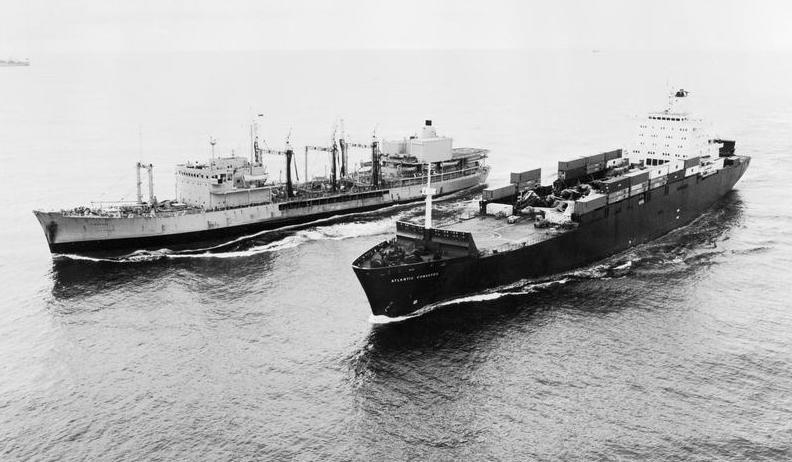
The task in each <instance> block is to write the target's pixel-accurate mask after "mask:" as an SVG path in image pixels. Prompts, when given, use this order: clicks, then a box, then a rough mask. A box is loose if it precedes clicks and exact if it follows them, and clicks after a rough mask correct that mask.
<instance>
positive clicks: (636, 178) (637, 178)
mask: <svg viewBox="0 0 792 462" xmlns="http://www.w3.org/2000/svg"><path fill="white" fill-rule="evenodd" d="M624 176H625V177H627V178H629V179H630V186H635V185H637V184H640V183H643V182H645V181H649V172H648V171H646V170H638V171H635V172H630V173H627V174H625V175H624Z"/></svg>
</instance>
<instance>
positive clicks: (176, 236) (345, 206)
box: [34, 120, 489, 253]
mask: <svg viewBox="0 0 792 462" xmlns="http://www.w3.org/2000/svg"><path fill="white" fill-rule="evenodd" d="M211 143H212V149H214V140H211ZM352 148H362V149H366V150H368V151H370V153H371V159H370V160H368V161H365V162H362V163H361V167H360V168H359V169H357V170H356V171H355V172H351V171H350V169H349V161H348V152H349V150H350V149H352ZM317 151H318V152H324V153H327V154H328V155H329V156H330V170H331V172H330V175H329V177H322V178H314V179H312V180H310V181H303V182H302V183H299V178H298V176H297V165H296V159H295V153H294V150H293V149H292V148H291V146H290V145H289V143H288V141H287V143H286V148H285V149H284V150H282V151H278V150H271V149H264V148H262V147H261V146H260V145H259V141H258V137H257V136H254V130H253V126H251V158H250V159H248V158H246V157H239V156H232V157H219V158H213V159H212V160H210V161H208V162H206V163H186V164H181V165H178V166H177V168H176V191H177V198H176V199H175V200H169V201H157V200H156V198H155V197H154V187H153V166H152V165H151V164H141V163H138V164H137V201H136V202H132V203H111V204H109V205H107V204H99V205H97V206H94V207H78V208H75V209H70V210H60V211H42V210H34V214H35V215H36V218H37V219H38V221H39V223H40V224H41V227H42V229H43V230H44V235H45V236H46V239H47V243H48V244H49V248H50V251H51V252H53V253H70V252H78V253H90V252H94V251H104V250H108V249H145V248H157V249H158V248H163V247H171V248H175V247H183V246H187V245H191V244H195V243H197V242H205V241H210V240H213V239H216V238H222V237H227V236H239V235H243V234H245V233H255V232H258V231H261V230H266V229H273V228H277V227H281V226H285V225H291V224H299V223H305V222H309V221H313V220H317V219H321V218H327V217H332V216H335V215H340V214H348V213H354V212H362V211H367V210H374V209H377V208H381V207H385V206H388V205H392V204H397V203H404V202H409V201H414V200H419V199H421V198H422V197H423V196H422V195H421V188H422V186H423V184H424V183H425V182H426V180H427V178H426V177H427V174H426V168H427V167H426V163H427V162H429V164H431V165H432V166H433V171H434V173H433V178H432V181H433V182H434V183H435V184H437V185H438V188H439V191H438V192H439V194H443V195H445V194H451V193H454V192H457V191H461V190H464V189H468V188H472V187H476V186H480V185H483V184H484V183H485V181H486V179H487V175H488V174H489V166H487V165H486V164H485V161H486V158H487V153H488V151H487V150H485V149H475V148H454V147H453V141H452V139H451V138H448V137H442V136H438V135H437V133H436V131H435V128H434V127H433V126H432V122H431V121H430V120H427V121H426V124H425V126H424V127H423V129H422V130H421V132H420V134H418V135H416V136H411V137H410V138H405V139H402V140H397V141H387V140H377V139H376V138H375V139H373V140H372V142H371V143H370V144H357V143H351V142H349V141H347V140H345V139H344V137H343V135H342V136H341V137H339V138H338V139H336V136H335V134H334V135H333V137H332V140H331V143H330V146H305V151H304V152H305V164H304V165H305V166H306V167H305V175H304V176H303V178H304V179H306V178H307V176H308V175H307V173H308V168H307V163H308V157H309V153H316V152H317ZM267 154H270V155H280V156H283V157H285V160H286V169H285V172H286V181H285V183H272V182H271V181H270V180H269V176H268V174H267V172H266V168H265V167H264V165H263V162H262V157H263V156H264V155H267ZM213 157H214V156H213ZM141 170H146V171H147V173H148V186H149V200H148V201H147V202H146V201H144V200H143V194H142V191H141V184H142V182H141ZM292 173H294V177H295V179H296V180H297V182H294V181H293V180H292Z"/></svg>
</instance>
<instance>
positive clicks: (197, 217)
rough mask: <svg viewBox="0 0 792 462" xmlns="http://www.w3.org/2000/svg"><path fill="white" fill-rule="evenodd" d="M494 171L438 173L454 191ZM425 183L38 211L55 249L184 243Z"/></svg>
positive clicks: (317, 214)
mask: <svg viewBox="0 0 792 462" xmlns="http://www.w3.org/2000/svg"><path fill="white" fill-rule="evenodd" d="M488 174H489V168H488V167H480V168H478V169H476V170H475V171H474V172H472V173H471V174H469V175H465V176H458V177H455V178H452V179H448V180H442V175H437V176H438V178H440V181H439V183H438V187H439V188H440V194H442V195H448V194H453V193H455V192H459V191H462V190H465V189H469V188H473V187H476V186H479V185H483V184H484V183H485V182H486V179H487V175H488ZM421 187H422V184H420V183H416V184H410V185H407V186H397V187H391V188H387V189H378V190H372V191H365V192H358V193H347V194H338V195H335V196H328V197H322V198H314V199H305V200H300V199H299V198H295V199H292V200H289V201H284V202H278V203H266V204H261V205H251V206H245V207H236V208H226V209H220V210H200V211H196V210H192V211H182V212H171V213H168V214H159V215H156V214H152V215H151V216H131V217H123V216H94V215H88V216H80V215H74V214H66V213H63V212H44V211H34V213H35V215H36V218H37V219H38V221H39V224H40V225H41V227H42V229H43V230H44V234H45V237H46V239H47V244H48V245H49V249H50V251H51V252H52V253H60V254H64V253H90V252H101V251H113V250H130V249H158V248H164V247H168V248H178V247H184V246H194V245H195V244H196V243H200V242H211V241H214V240H217V239H221V238H224V237H232V236H242V235H245V234H251V233H256V232H260V231H265V230H268V229H275V228H279V227H283V226H288V225H295V224H301V223H307V222H311V221H315V220H319V219H323V218H329V217H333V216H336V215H344V214H350V213H359V212H365V211H370V210H376V209H379V208H383V207H387V206H390V205H395V204H400V203H406V202H412V201H415V200H419V199H421Z"/></svg>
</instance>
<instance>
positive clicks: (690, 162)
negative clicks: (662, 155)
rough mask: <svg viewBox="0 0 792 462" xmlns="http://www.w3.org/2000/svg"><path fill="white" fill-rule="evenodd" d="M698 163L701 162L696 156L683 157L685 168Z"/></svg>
mask: <svg viewBox="0 0 792 462" xmlns="http://www.w3.org/2000/svg"><path fill="white" fill-rule="evenodd" d="M700 164H701V158H699V157H698V156H696V157H691V158H690V159H685V169H688V168H690V167H694V166H698V165H700Z"/></svg>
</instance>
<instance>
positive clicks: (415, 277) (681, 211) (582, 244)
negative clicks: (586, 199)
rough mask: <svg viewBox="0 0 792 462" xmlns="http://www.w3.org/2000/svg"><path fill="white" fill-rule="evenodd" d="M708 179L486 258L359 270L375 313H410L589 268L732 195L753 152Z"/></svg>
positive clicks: (689, 181) (610, 208)
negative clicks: (512, 283)
mask: <svg viewBox="0 0 792 462" xmlns="http://www.w3.org/2000/svg"><path fill="white" fill-rule="evenodd" d="M741 159H742V161H741V162H739V163H736V164H734V165H732V166H729V167H726V168H723V169H720V170H718V171H717V172H716V173H714V174H711V175H708V176H701V175H695V176H689V177H685V178H682V179H680V180H678V181H674V182H669V183H667V184H666V185H664V186H661V187H659V188H655V189H651V190H649V191H647V192H645V193H642V194H638V195H635V196H633V197H629V198H627V199H624V200H621V201H619V202H615V203H612V204H608V205H606V206H605V207H603V208H599V209H596V210H594V211H592V212H590V213H585V214H581V215H580V216H579V217H578V223H579V226H577V227H576V228H575V229H572V230H569V231H566V232H563V233H559V234H558V236H555V237H552V238H549V239H545V240H542V241H541V242H537V243H535V244H529V245H524V246H522V247H520V248H517V249H513V250H508V251H505V252H493V253H492V254H489V255H486V256H479V255H469V256H461V257H457V258H450V259H437V260H436V261H426V262H420V263H415V264H408V265H397V266H389V267H388V266H386V267H379V268H371V267H365V266H362V265H360V262H361V261H362V260H364V259H365V258H367V257H368V258H370V254H371V252H374V251H376V247H375V248H374V249H371V250H370V251H369V252H367V254H364V255H363V256H361V257H360V258H359V259H358V260H356V263H355V264H353V269H354V271H355V273H356V275H357V277H358V279H359V281H360V283H361V285H362V287H363V289H364V291H365V293H366V296H367V298H368V300H369V303H370V305H371V309H372V312H373V314H374V315H384V316H388V317H399V316H405V315H409V314H411V313H413V312H415V311H416V310H418V309H420V308H421V307H424V306H426V305H429V304H433V303H437V302H441V301H444V300H449V299H453V298H456V297H459V296H461V295H464V294H469V293H473V292H478V291H481V290H484V289H487V288H491V287H496V286H500V285H504V284H508V283H511V282H514V281H517V280H520V279H524V278H537V277H542V276H548V275H551V274H556V273H559V272H563V271H568V270H570V269H573V268H577V267H580V266H582V265H586V264H589V263H592V262H595V261H597V260H600V259H602V258H605V257H607V256H609V255H612V254H614V253H617V252H619V251H622V250H625V249H627V248H629V247H631V246H634V245H638V244H641V243H645V242H648V241H650V240H653V239H656V238H658V237H660V236H662V235H664V234H666V233H668V232H669V231H672V230H673V229H675V228H678V227H680V226H683V225H685V224H687V223H690V222H691V221H693V220H694V219H695V218H697V217H699V216H700V215H701V214H702V213H703V212H704V211H705V210H706V209H708V208H709V207H711V206H712V205H713V204H715V203H716V202H717V201H718V200H719V199H720V198H721V197H723V196H724V195H725V194H726V193H728V192H729V191H730V190H731V189H732V188H733V187H734V185H735V184H736V183H737V181H738V180H739V179H740V178H741V177H742V175H743V173H744V172H745V170H746V169H747V168H748V165H749V163H750V158H749V157H742V158H741Z"/></svg>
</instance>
